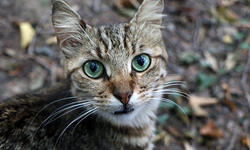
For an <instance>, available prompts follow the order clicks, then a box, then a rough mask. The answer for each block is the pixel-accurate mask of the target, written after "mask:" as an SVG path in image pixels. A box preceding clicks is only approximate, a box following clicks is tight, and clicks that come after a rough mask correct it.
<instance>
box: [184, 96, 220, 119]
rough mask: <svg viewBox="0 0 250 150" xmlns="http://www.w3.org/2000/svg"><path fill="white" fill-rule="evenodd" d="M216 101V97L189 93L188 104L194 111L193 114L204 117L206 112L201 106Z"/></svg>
mask: <svg viewBox="0 0 250 150" xmlns="http://www.w3.org/2000/svg"><path fill="white" fill-rule="evenodd" d="M216 103H218V99H217V98H208V97H200V96H195V95H191V96H190V99H189V105H190V106H191V108H192V109H193V111H194V114H195V115H196V116H199V117H206V116H207V115H208V113H207V112H206V111H205V110H204V109H202V107H201V106H204V105H212V104H216Z"/></svg>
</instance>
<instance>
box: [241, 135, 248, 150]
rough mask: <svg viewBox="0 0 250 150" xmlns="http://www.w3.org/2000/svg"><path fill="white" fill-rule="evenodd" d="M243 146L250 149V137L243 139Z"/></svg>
mask: <svg viewBox="0 0 250 150" xmlns="http://www.w3.org/2000/svg"><path fill="white" fill-rule="evenodd" d="M242 144H244V145H246V146H247V147H248V148H249V149H250V137H244V138H243V139H242Z"/></svg>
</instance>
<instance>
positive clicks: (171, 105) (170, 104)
mask: <svg viewBox="0 0 250 150" xmlns="http://www.w3.org/2000/svg"><path fill="white" fill-rule="evenodd" d="M174 107H175V104H174V103H168V102H161V103H160V106H159V109H164V108H169V109H173V108H174Z"/></svg>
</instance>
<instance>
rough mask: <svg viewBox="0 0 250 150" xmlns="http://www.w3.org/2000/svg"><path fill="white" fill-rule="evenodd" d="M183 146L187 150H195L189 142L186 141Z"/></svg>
mask: <svg viewBox="0 0 250 150" xmlns="http://www.w3.org/2000/svg"><path fill="white" fill-rule="evenodd" d="M183 145H184V147H185V150H193V149H194V148H193V147H192V146H191V145H190V144H189V143H188V142H187V141H184V142H183Z"/></svg>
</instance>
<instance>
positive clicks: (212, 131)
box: [200, 120, 223, 138]
mask: <svg viewBox="0 0 250 150" xmlns="http://www.w3.org/2000/svg"><path fill="white" fill-rule="evenodd" d="M200 134H201V135H203V136H207V137H210V138H221V137H222V136H223V130H222V129H218V128H216V127H215V126H214V122H213V120H209V121H208V122H207V124H205V125H204V126H202V127H201V128H200Z"/></svg>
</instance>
